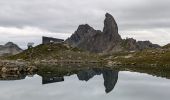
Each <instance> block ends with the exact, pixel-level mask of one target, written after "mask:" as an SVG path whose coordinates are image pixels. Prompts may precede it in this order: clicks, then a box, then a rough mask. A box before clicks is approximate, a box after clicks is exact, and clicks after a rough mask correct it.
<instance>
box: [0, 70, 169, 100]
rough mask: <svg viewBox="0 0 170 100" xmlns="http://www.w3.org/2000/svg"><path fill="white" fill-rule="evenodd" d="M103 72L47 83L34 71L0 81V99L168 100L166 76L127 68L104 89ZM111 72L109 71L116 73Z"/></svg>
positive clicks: (72, 76) (68, 77) (73, 76)
mask: <svg viewBox="0 0 170 100" xmlns="http://www.w3.org/2000/svg"><path fill="white" fill-rule="evenodd" d="M82 73H84V72H82ZM103 73H104V72H102V74H101V73H99V75H94V74H93V75H94V76H93V75H92V77H93V78H92V77H90V78H89V79H87V80H86V81H85V80H84V81H80V80H79V79H81V78H83V77H81V78H80V77H78V76H79V75H76V74H75V75H71V76H65V77H64V81H62V82H55V83H51V84H42V83H43V82H42V77H41V76H38V75H34V77H26V78H25V79H24V80H16V81H0V88H1V91H0V100H56V99H60V100H112V99H115V100H169V98H170V95H169V93H170V80H168V79H164V78H158V77H153V76H151V75H147V74H140V73H132V72H127V71H123V72H119V74H118V73H117V74H118V80H115V79H113V80H112V81H114V82H115V83H116V82H117V83H116V85H115V87H112V86H111V88H114V89H113V90H112V91H110V92H108V93H106V92H105V88H106V87H107V86H105V85H104V79H103V77H104V75H103ZM115 73H116V72H114V73H113V74H114V75H116V74H115ZM106 74H107V75H108V73H106ZM86 75H89V74H87V73H86ZM86 77H87V76H86ZM86 77H84V78H86ZM115 77H116V76H115ZM115 77H113V78H115ZM107 78H108V77H107ZM106 81H107V80H106ZM109 86H110V85H109Z"/></svg>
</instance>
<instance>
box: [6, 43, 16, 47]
mask: <svg viewBox="0 0 170 100" xmlns="http://www.w3.org/2000/svg"><path fill="white" fill-rule="evenodd" d="M13 45H15V44H14V43H13V42H8V43H6V44H5V46H8V47H9V46H13Z"/></svg>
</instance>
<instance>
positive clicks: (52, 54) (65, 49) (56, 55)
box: [7, 43, 97, 60]
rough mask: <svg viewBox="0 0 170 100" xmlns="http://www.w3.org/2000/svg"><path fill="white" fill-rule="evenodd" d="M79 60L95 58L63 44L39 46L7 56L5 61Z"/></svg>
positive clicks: (93, 55)
mask: <svg viewBox="0 0 170 100" xmlns="http://www.w3.org/2000/svg"><path fill="white" fill-rule="evenodd" d="M30 58H31V59H32V60H35V59H36V60H44V59H46V60H51V59H58V60H62V59H64V60H67V59H71V60H79V59H83V60H84V59H88V60H96V59H97V56H96V55H95V54H89V53H87V52H83V51H82V50H80V49H78V48H73V47H70V46H68V45H65V44H61V43H60V44H41V45H38V46H36V47H34V48H31V49H29V50H25V51H24V52H22V53H20V54H17V55H14V56H9V57H7V59H10V60H16V59H23V60H29V59H30Z"/></svg>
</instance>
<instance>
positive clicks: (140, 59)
mask: <svg viewBox="0 0 170 100" xmlns="http://www.w3.org/2000/svg"><path fill="white" fill-rule="evenodd" d="M128 55H131V57H129V58H125V56H128ZM113 56H114V55H113ZM114 57H115V56H114ZM112 60H113V61H118V62H121V63H125V64H161V65H162V64H170V50H168V49H164V50H163V49H162V50H144V51H141V52H135V53H130V54H128V53H124V55H123V56H116V58H115V59H112Z"/></svg>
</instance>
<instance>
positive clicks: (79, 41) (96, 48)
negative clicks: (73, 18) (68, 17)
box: [65, 13, 160, 53]
mask: <svg viewBox="0 0 170 100" xmlns="http://www.w3.org/2000/svg"><path fill="white" fill-rule="evenodd" d="M65 42H66V43H68V44H70V45H72V46H74V47H79V48H81V49H84V50H87V51H90V52H95V53H106V52H107V53H108V52H118V51H125V50H135V51H136V50H143V49H148V48H157V47H160V46H159V45H155V44H152V43H151V42H149V41H138V42H137V41H136V40H134V39H127V40H123V39H122V38H121V36H120V35H119V33H118V26H117V23H116V21H115V19H114V18H113V16H112V15H111V14H108V13H106V15H105V20H104V28H103V32H102V31H99V30H95V29H93V28H92V27H91V26H89V25H88V24H85V25H80V26H79V27H78V29H77V31H75V33H74V34H73V35H72V36H71V37H70V38H68V39H67V40H66V41H65Z"/></svg>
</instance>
